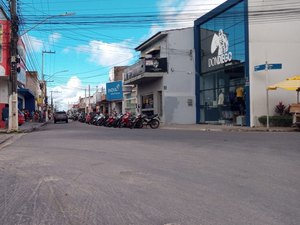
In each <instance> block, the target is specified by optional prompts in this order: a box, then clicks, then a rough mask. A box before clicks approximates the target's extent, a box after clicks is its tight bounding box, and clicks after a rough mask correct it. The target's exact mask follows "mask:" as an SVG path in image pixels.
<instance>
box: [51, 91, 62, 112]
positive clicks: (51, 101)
mask: <svg viewBox="0 0 300 225" xmlns="http://www.w3.org/2000/svg"><path fill="white" fill-rule="evenodd" d="M50 92H51V111H52V112H53V97H52V93H61V92H59V91H50Z"/></svg>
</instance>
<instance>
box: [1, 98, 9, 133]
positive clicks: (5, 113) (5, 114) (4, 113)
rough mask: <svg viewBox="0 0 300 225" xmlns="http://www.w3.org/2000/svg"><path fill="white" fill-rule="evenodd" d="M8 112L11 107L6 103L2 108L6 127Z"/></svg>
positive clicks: (6, 126)
mask: <svg viewBox="0 0 300 225" xmlns="http://www.w3.org/2000/svg"><path fill="white" fill-rule="evenodd" d="M8 114H9V107H8V104H5V106H4V108H3V109H2V121H4V122H5V128H6V129H7V128H8Z"/></svg>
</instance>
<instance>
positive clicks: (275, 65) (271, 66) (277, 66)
mask: <svg viewBox="0 0 300 225" xmlns="http://www.w3.org/2000/svg"><path fill="white" fill-rule="evenodd" d="M280 69H282V64H281V63H273V64H268V70H280Z"/></svg>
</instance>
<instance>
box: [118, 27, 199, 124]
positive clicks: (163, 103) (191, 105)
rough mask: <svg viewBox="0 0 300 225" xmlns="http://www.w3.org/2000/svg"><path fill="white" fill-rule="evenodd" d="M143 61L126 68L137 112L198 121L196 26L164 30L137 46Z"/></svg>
mask: <svg viewBox="0 0 300 225" xmlns="http://www.w3.org/2000/svg"><path fill="white" fill-rule="evenodd" d="M136 50H137V51H140V61H138V62H137V63H136V64H134V65H131V66H130V67H128V68H127V69H126V70H125V71H124V84H125V85H133V88H134V89H133V90H134V91H135V92H136V94H135V93H134V97H136V106H137V112H138V113H144V114H148V115H151V114H158V115H159V116H160V118H161V121H162V122H164V123H177V124H193V123H195V70H194V68H195V66H194V61H195V59H194V46H193V29H192V28H185V29H174V30H167V31H161V32H158V33H157V34H155V35H154V36H152V37H151V38H149V39H148V40H146V41H145V42H143V43H142V44H141V45H139V46H138V47H137V48H136Z"/></svg>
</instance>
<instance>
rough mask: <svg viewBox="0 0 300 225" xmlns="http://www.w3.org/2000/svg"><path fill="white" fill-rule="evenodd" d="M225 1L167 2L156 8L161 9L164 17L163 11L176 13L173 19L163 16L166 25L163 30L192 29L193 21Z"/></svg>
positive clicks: (177, 0) (176, 0) (194, 0)
mask: <svg viewBox="0 0 300 225" xmlns="http://www.w3.org/2000/svg"><path fill="white" fill-rule="evenodd" d="M225 1H226V0H214V1H211V0H202V1H199V0H186V1H182V0H167V1H163V2H160V3H159V4H158V7H159V8H161V9H162V10H161V13H163V12H164V15H165V14H166V13H165V11H168V12H170V13H172V12H178V13H177V15H176V16H175V18H169V17H167V16H165V22H166V24H167V25H166V26H165V27H164V29H165V30H167V29H176V28H183V27H192V26H194V21H195V20H196V19H198V18H199V17H201V16H202V15H204V14H205V13H207V12H209V11H210V10H212V9H213V8H215V7H217V6H218V5H220V4H221V3H223V2H225ZM166 9H167V10H166ZM174 21H178V22H174Z"/></svg>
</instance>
